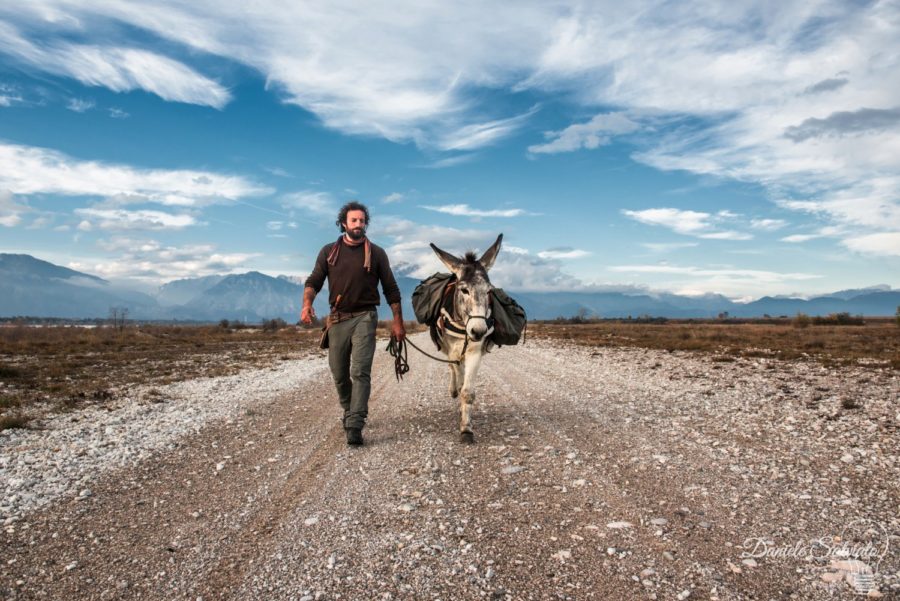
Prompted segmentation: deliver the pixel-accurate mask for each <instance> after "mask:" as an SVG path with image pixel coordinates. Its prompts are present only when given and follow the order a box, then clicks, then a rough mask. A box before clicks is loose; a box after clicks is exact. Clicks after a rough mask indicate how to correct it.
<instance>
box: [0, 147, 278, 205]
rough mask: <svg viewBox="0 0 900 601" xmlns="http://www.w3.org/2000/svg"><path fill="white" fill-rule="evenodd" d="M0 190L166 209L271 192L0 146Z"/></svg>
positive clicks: (211, 176)
mask: <svg viewBox="0 0 900 601" xmlns="http://www.w3.org/2000/svg"><path fill="white" fill-rule="evenodd" d="M0 189H8V190H10V191H12V192H13V193H15V194H20V195H29V194H62V195H66V196H103V197H106V198H107V199H108V201H109V202H112V203H114V204H128V203H139V202H154V203H159V204H163V205H171V206H203V205H208V204H213V203H217V202H228V201H233V200H236V199H239V198H243V197H246V196H261V195H264V194H269V193H271V192H272V190H271V189H270V188H267V187H264V186H261V185H259V184H256V183H254V182H252V181H250V180H247V179H245V178H243V177H240V176H235V175H223V174H218V173H213V172H209V171H193V170H188V169H177V170H164V169H140V168H137V167H132V166H129V165H117V164H110V163H104V162H100V161H84V160H80V159H75V158H72V157H69V156H67V155H65V154H63V153H61V152H57V151H55V150H50V149H47V148H38V147H34V146H19V145H15V144H7V143H4V142H0Z"/></svg>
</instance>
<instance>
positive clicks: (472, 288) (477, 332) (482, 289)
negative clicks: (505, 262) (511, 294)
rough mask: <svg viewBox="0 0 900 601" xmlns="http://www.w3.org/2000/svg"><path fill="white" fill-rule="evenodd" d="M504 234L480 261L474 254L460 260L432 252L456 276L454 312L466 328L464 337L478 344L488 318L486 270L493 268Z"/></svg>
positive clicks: (439, 251) (485, 331) (445, 253)
mask: <svg viewBox="0 0 900 601" xmlns="http://www.w3.org/2000/svg"><path fill="white" fill-rule="evenodd" d="M501 240H503V234H500V235H499V236H497V241H496V242H494V243H493V244H492V245H491V247H490V248H489V249H487V250H486V251H485V252H484V254H483V255H481V258H480V259H478V258H476V257H475V253H473V252H468V253H466V255H465V257H463V258H459V257H456V256H454V255H451V254H450V253H448V252H445V251H443V250H441V249H440V248H438V247H437V246H435V245H434V244H432V245H431V248H432V249H433V250H434V252H435V254H437V256H438V258H439V259H440V260H441V262H443V263H444V265H446V266H447V269H449V270H450V272H451V273H452V274H454V275H455V276H456V291H455V292H454V297H453V308H454V313H455V316H456V318H457V319H459V320H460V321H461V322H462V323H464V324H466V333H467V334H468V335H469V338H471V339H472V340H474V341H476V342H477V341H479V340H481V339H482V338H483V337H484V335H485V334H487V331H488V322H487V320H488V318H490V317H491V288H493V287H492V286H491V281H490V280H489V279H488V274H487V272H488V270H489V269H490V268H491V267H492V266H493V265H494V259H496V258H497V253H499V252H500V241H501Z"/></svg>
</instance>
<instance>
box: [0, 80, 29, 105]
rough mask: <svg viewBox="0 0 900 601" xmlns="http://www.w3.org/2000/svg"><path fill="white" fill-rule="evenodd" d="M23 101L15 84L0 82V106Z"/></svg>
mask: <svg viewBox="0 0 900 601" xmlns="http://www.w3.org/2000/svg"><path fill="white" fill-rule="evenodd" d="M22 102H24V99H23V98H22V95H21V94H20V93H19V90H18V88H17V87H16V86H12V85H9V84H5V83H0V107H9V106H13V105H16V104H21V103H22Z"/></svg>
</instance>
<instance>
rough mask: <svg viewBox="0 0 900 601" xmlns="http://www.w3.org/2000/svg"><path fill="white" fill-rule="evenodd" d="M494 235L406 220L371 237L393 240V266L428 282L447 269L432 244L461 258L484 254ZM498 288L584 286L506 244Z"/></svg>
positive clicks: (496, 275) (554, 265) (495, 276)
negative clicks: (432, 276) (471, 252)
mask: <svg viewBox="0 0 900 601" xmlns="http://www.w3.org/2000/svg"><path fill="white" fill-rule="evenodd" d="M497 233H498V232H495V231H485V230H479V229H460V228H452V227H446V226H437V225H428V224H422V223H416V222H414V221H410V220H407V219H388V220H387V221H386V222H385V223H384V224H382V225H378V224H377V223H376V226H373V228H372V232H371V234H372V236H373V238H374V239H376V240H377V239H378V238H379V237H387V238H392V239H393V243H392V244H390V245H388V246H387V247H386V250H387V252H388V256H390V257H391V264H392V265H393V266H395V268H400V269H402V273H404V274H406V275H408V276H409V277H413V278H426V277H428V276H429V275H431V274H433V273H434V272H436V271H445V270H446V268H445V267H444V265H443V264H442V263H441V262H440V261H439V260H438V258H437V257H436V256H435V254H434V252H433V251H432V250H431V247H430V246H429V243H431V242H433V243H435V244H436V245H437V246H438V247H440V248H442V249H443V250H446V251H447V252H450V253H453V254H456V255H462V254H463V253H465V252H466V251H468V250H472V251H475V252H477V253H482V252H484V251H485V250H487V247H488V246H490V245H491V244H492V243H493V242H494V240H495V239H496V238H497ZM490 278H491V282H492V283H493V284H494V285H496V286H502V287H504V288H511V289H516V290H535V291H536V290H575V289H582V288H584V287H585V284H584V283H583V282H582V281H581V280H579V279H578V278H576V277H574V276H572V275H571V274H568V273H566V272H565V271H564V270H563V269H562V267H561V266H560V262H559V261H558V260H548V259H544V258H542V257H540V256H537V255H534V254H531V253H529V252H528V250H526V249H524V248H522V247H518V246H515V245H509V244H507V243H506V241H504V244H503V246H502V247H501V249H500V254H499V255H498V257H497V262H496V263H495V264H494V267H493V268H492V269H491V272H490Z"/></svg>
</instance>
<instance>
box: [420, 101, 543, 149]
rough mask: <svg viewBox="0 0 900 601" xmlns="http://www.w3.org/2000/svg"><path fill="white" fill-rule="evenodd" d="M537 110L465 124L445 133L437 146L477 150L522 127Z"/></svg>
mask: <svg viewBox="0 0 900 601" xmlns="http://www.w3.org/2000/svg"><path fill="white" fill-rule="evenodd" d="M535 112H537V108H533V109H531V110H530V111H528V112H527V113H524V114H522V115H517V116H515V117H509V118H507V119H497V120H494V121H488V122H485V123H473V124H471V125H465V126H463V127H460V128H459V129H457V130H455V131H450V132H447V133H446V134H444V135H443V136H442V137H441V139H440V140H439V141H438V142H437V146H438V148H440V149H441V150H455V151H466V150H475V149H476V148H482V147H484V146H488V145H490V144H493V143H494V142H497V141H498V140H500V139H502V138H505V137H506V136H508V135H510V134H512V133H513V132H514V131H516V130H517V129H519V128H520V127H522V125H523V124H524V123H525V122H526V121H527V120H528V118H529V117H531V116H532V115H534V113H535Z"/></svg>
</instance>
